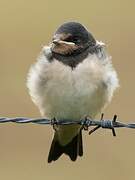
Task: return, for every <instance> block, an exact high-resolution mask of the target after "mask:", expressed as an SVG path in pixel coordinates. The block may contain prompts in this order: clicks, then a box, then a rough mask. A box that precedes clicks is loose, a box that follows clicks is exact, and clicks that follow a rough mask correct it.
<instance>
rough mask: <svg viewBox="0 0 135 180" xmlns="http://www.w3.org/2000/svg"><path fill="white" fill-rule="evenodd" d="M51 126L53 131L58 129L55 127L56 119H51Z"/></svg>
mask: <svg viewBox="0 0 135 180" xmlns="http://www.w3.org/2000/svg"><path fill="white" fill-rule="evenodd" d="M51 125H52V126H53V129H54V130H55V131H57V129H58V127H57V125H58V121H57V119H56V118H55V117H54V118H53V119H51Z"/></svg>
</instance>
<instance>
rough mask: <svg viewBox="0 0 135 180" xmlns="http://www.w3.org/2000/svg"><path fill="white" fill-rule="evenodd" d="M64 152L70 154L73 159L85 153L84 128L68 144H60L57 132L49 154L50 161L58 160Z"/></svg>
mask: <svg viewBox="0 0 135 180" xmlns="http://www.w3.org/2000/svg"><path fill="white" fill-rule="evenodd" d="M63 153H65V154H66V155H68V156H69V157H70V159H71V160H72V161H75V160H76V159H77V156H78V155H79V156H82V155H83V144H82V130H80V132H79V134H78V135H77V136H75V137H74V138H73V140H72V141H71V142H70V143H69V144H67V145H66V146H61V145H60V144H59V142H58V140H57V134H56V132H55V135H54V138H53V141H52V144H51V148H50V152H49V155H48V163H50V162H51V161H56V160H57V159H58V158H59V157H60V156H61V155H62V154H63Z"/></svg>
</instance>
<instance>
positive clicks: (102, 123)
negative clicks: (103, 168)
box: [0, 114, 135, 136]
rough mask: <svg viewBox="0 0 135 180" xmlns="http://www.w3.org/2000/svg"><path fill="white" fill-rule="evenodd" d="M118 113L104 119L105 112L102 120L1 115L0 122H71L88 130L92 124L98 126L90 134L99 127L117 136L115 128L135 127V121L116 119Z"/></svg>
mask: <svg viewBox="0 0 135 180" xmlns="http://www.w3.org/2000/svg"><path fill="white" fill-rule="evenodd" d="M116 120H117V115H114V117H113V119H112V120H108V119H106V120H105V119H103V114H102V116H101V119H100V120H93V119H91V118H88V117H86V118H85V119H82V120H76V121H73V120H69V119H64V120H56V119H55V118H54V119H52V120H50V119H45V118H26V117H16V118H8V117H0V123H6V122H14V123H36V124H41V125H49V124H50V125H54V124H57V125H71V124H80V125H82V129H84V130H88V127H90V126H96V127H95V128H93V129H92V130H90V131H89V134H92V133H93V132H95V131H96V130H97V129H99V128H101V127H102V128H105V129H111V130H112V134H113V136H116V132H115V128H122V127H124V128H132V129H135V123H131V124H124V123H122V122H119V121H116Z"/></svg>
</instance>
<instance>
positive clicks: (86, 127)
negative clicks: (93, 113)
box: [82, 116, 91, 131]
mask: <svg viewBox="0 0 135 180" xmlns="http://www.w3.org/2000/svg"><path fill="white" fill-rule="evenodd" d="M90 119H91V117H89V116H85V118H84V122H83V125H82V129H83V130H85V131H88V130H89V125H88V123H87V122H88V121H89V120H90Z"/></svg>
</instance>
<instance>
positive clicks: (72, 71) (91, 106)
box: [27, 22, 118, 163]
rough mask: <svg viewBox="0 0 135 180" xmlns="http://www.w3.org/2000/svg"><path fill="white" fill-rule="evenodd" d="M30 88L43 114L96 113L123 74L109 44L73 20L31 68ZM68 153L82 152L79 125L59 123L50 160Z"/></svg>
mask: <svg viewBox="0 0 135 180" xmlns="http://www.w3.org/2000/svg"><path fill="white" fill-rule="evenodd" d="M27 87H28V89H29V93H30V95H31V97H32V100H33V102H34V103H35V104H36V105H37V106H38V108H39V110H40V112H41V114H42V116H43V117H46V118H50V119H53V118H54V117H55V118H56V119H58V120H65V121H66V120H68V119H70V120H72V121H74V120H79V119H82V118H84V117H86V116H90V117H91V118H94V117H95V116H96V115H97V114H98V113H100V112H101V110H102V109H103V108H104V107H105V106H106V105H107V104H108V103H109V102H110V101H111V99H112V96H113V93H114V91H115V90H116V88H117V87H118V78H117V74H116V71H115V70H114V68H113V66H112V62H111V57H110V56H109V55H108V54H107V52H106V49H105V45H104V43H101V42H98V41H96V40H95V38H94V37H93V36H92V34H91V33H90V32H89V31H88V30H87V29H86V28H85V27H84V26H83V25H81V24H80V23H77V22H68V23H64V24H63V25H61V26H60V27H59V28H58V29H57V30H56V32H55V34H54V36H53V38H52V41H51V43H50V45H49V46H45V47H43V49H42V51H41V53H40V56H39V57H38V59H37V62H36V63H35V64H34V65H32V67H31V68H30V71H29V74H28V79H27ZM63 153H64V154H66V155H68V156H69V157H70V159H71V160H72V161H75V160H76V159H77V156H82V155H83V145H82V128H81V126H80V125H59V126H58V125H57V127H55V134H54V138H53V141H52V144H51V148H50V152H49V156H48V162H49V163H50V162H51V161H55V160H57V159H58V158H59V157H60V156H61V155H62V154H63Z"/></svg>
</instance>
